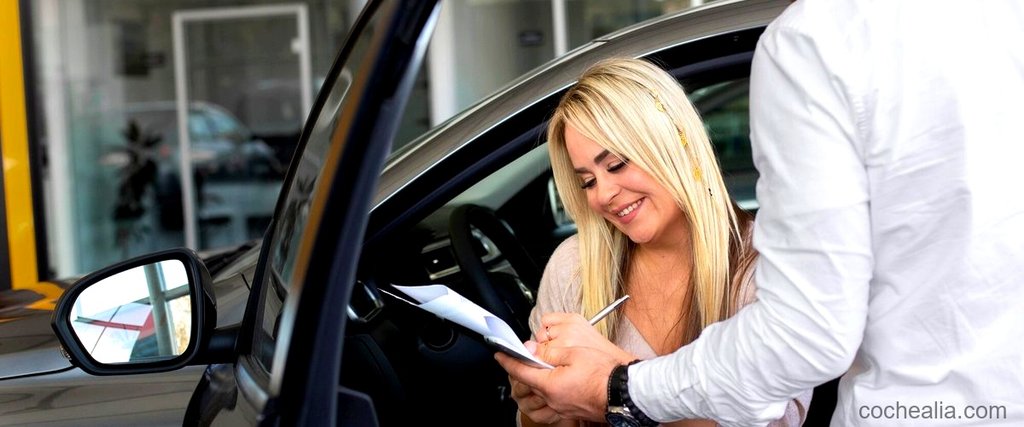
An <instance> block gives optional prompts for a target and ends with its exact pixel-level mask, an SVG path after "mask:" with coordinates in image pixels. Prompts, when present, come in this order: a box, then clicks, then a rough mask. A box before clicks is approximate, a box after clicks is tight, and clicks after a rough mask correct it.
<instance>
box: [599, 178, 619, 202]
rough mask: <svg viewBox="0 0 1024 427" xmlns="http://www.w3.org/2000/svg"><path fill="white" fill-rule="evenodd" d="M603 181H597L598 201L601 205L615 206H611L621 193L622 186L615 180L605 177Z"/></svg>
mask: <svg viewBox="0 0 1024 427" xmlns="http://www.w3.org/2000/svg"><path fill="white" fill-rule="evenodd" d="M601 181H604V182H601ZM601 181H598V183H597V201H598V203H600V204H601V206H605V207H614V206H611V204H612V201H613V200H614V199H615V196H617V195H618V194H619V191H621V189H622V187H620V186H619V185H618V184H616V183H615V181H614V180H609V179H604V180H601Z"/></svg>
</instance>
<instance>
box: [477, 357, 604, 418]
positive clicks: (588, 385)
mask: <svg viewBox="0 0 1024 427" xmlns="http://www.w3.org/2000/svg"><path fill="white" fill-rule="evenodd" d="M534 353H535V354H536V355H537V356H539V357H540V358H541V359H542V360H544V361H546V362H548V363H550V364H552V365H554V366H555V369H544V368H534V367H532V366H530V365H527V364H524V363H522V362H520V361H518V360H516V359H515V358H512V357H510V356H507V355H505V354H503V353H500V352H499V353H495V356H494V358H495V359H497V360H498V363H499V364H501V367H502V368H505V371H506V372H508V374H509V376H510V377H511V378H512V379H513V380H515V381H518V382H520V383H522V384H521V386H525V387H528V388H530V389H532V391H533V393H534V394H535V395H536V396H539V397H540V398H541V399H543V401H544V402H545V403H546V404H547V407H548V409H551V410H553V411H554V412H555V413H556V414H557V416H561V417H562V418H577V419H584V420H591V421H604V413H605V409H606V407H607V406H608V377H609V376H610V375H611V373H612V369H614V368H615V367H616V366H618V365H619V364H620V361H619V360H618V358H616V357H615V356H612V355H609V354H607V353H604V352H601V351H599V350H596V349H594V348H588V347H561V346H557V345H548V344H543V345H538V346H537V350H536V351H535V352H534ZM517 402H518V400H517ZM520 408H522V406H520ZM541 409H543V408H541ZM524 413H525V411H524ZM527 415H528V416H529V414H527ZM539 415H540V414H538V416H539ZM530 418H531V419H533V417H532V416H531V417H530ZM549 419H550V418H549ZM537 421H540V420H537Z"/></svg>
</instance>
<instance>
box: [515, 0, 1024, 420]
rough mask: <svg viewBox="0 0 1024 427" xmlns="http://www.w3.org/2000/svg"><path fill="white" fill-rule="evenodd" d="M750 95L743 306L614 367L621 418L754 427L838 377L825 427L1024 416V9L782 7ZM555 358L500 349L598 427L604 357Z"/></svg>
mask: <svg viewBox="0 0 1024 427" xmlns="http://www.w3.org/2000/svg"><path fill="white" fill-rule="evenodd" d="M750 97H751V98H750V99H751V100H750V102H751V138H752V143H753V146H754V160H755V163H756V166H757V168H758V170H759V171H760V173H761V178H760V181H759V182H758V188H757V192H758V199H759V202H760V205H761V208H760V211H759V212H758V216H757V221H756V226H755V235H754V244H755V247H756V248H757V249H758V250H759V251H760V253H761V257H760V260H759V261H758V265H757V270H756V283H757V285H758V293H757V297H758V302H756V303H754V304H751V305H749V306H747V307H746V308H745V309H744V310H742V311H741V312H740V313H739V314H737V315H736V316H735V317H733V318H731V319H729V320H727V321H724V322H721V323H718V324H715V325H712V326H711V327H709V328H707V329H705V330H704V332H703V334H702V335H701V337H700V338H699V339H698V340H696V341H694V342H693V343H692V344H691V345H688V346H686V347H683V348H681V349H680V350H678V351H676V352H675V353H673V354H672V355H669V356H665V357H660V358H658V359H654V360H650V361H645V362H640V363H636V364H633V365H631V366H629V367H628V368H627V369H616V371H625V372H624V373H622V374H621V375H622V379H624V380H625V381H627V382H626V383H627V384H628V386H627V388H626V390H627V391H628V396H627V397H626V398H627V400H631V402H628V403H630V405H631V406H630V405H627V406H629V407H630V408H632V409H633V411H634V412H639V413H634V414H632V416H633V417H634V418H638V419H639V420H641V421H645V420H646V419H647V418H650V419H653V420H658V421H668V420H676V419H684V418H687V419H688V418H713V419H715V420H718V421H719V422H722V423H725V424H728V425H758V424H764V423H766V422H768V421H770V420H773V419H776V418H778V417H779V416H781V414H782V411H783V409H784V407H785V404H786V401H787V400H788V399H791V398H792V397H793V396H795V395H796V394H797V393H799V392H800V391H801V390H806V389H807V388H809V387H813V386H815V385H816V384H820V383H822V382H825V381H827V380H829V379H831V378H834V377H836V376H838V375H840V374H843V373H845V375H844V376H843V379H842V381H841V382H840V387H839V396H838V403H837V406H836V410H835V414H834V417H833V421H832V423H833V425H873V424H915V423H920V424H936V423H952V424H956V425H995V424H1006V425H1020V424H1021V423H1024V197H1021V195H1022V194H1024V190H1021V188H1020V186H1021V185H1024V184H1022V183H1024V2H1021V1H1016V0H984V1H977V2H967V3H965V2H953V1H945V0H943V1H926V0H904V1H894V0H875V1H868V0H833V1H819V0H801V1H797V2H795V3H794V4H793V5H792V6H790V8H789V9H787V11H786V12H785V13H783V15H782V16H780V17H779V18H778V19H777V20H776V21H775V22H774V23H772V25H771V26H769V28H768V30H767V31H766V32H765V34H764V35H763V36H762V38H761V40H760V42H759V45H758V48H757V52H756V54H755V57H754V64H753V69H752V76H751V95H750ZM550 347H552V348H550V349H547V351H546V353H545V354H544V355H543V356H544V357H545V358H547V359H548V361H549V362H552V363H553V364H557V365H561V366H560V367H559V368H558V369H555V370H553V371H552V370H539V369H532V368H529V367H526V366H525V365H521V364H517V363H515V362H513V361H511V360H510V359H508V358H507V357H504V356H501V355H499V356H497V357H498V359H499V362H501V363H502V365H503V366H504V367H505V368H506V370H508V371H509V372H510V373H511V374H512V375H513V376H514V377H516V378H518V379H520V380H522V381H523V382H524V383H526V384H531V385H532V386H534V388H535V390H536V391H537V393H538V394H539V395H541V396H544V397H545V399H546V401H547V403H548V405H549V406H550V407H551V408H552V409H554V410H555V411H557V412H559V413H560V414H561V415H563V416H565V417H581V418H588V419H601V418H602V417H603V416H604V414H603V412H604V411H605V410H606V408H607V402H608V399H609V397H610V396H609V391H608V390H609V387H608V383H609V374H610V373H611V372H612V370H613V367H614V366H615V365H616V364H617V363H618V362H616V361H614V360H612V359H611V358H608V357H603V356H601V355H596V354H595V353H594V351H593V350H591V349H580V348H557V347H556V346H550ZM618 397H620V398H621V396H618Z"/></svg>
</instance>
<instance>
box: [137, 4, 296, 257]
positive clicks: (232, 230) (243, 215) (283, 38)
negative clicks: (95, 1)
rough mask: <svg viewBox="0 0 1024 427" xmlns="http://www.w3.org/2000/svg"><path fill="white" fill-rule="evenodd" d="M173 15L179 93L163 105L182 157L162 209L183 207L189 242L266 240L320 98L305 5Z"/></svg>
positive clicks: (164, 175)
mask: <svg viewBox="0 0 1024 427" xmlns="http://www.w3.org/2000/svg"><path fill="white" fill-rule="evenodd" d="M172 19H173V21H174V62H175V64H174V65H175V89H176V100H175V102H174V103H173V105H160V106H154V109H156V110H159V111H160V112H161V114H163V113H169V114H171V115H173V117H174V123H176V128H177V131H176V132H175V133H174V135H175V136H174V137H173V138H170V139H173V140H174V141H175V143H176V144H175V145H172V147H173V150H174V151H175V153H176V155H177V161H176V162H171V163H172V164H173V165H172V166H171V167H169V168H167V170H165V171H161V179H160V182H161V183H162V185H163V186H164V187H165V188H166V191H164V192H163V193H162V194H163V197H162V198H161V206H162V208H163V209H162V210H163V211H164V212H180V215H181V217H180V220H179V221H177V222H176V225H180V227H182V228H183V230H184V234H185V244H186V246H188V247H190V248H196V249H211V248H218V247H223V246H228V245H233V244H237V243H239V242H242V241H245V240H249V239H253V238H259V237H261V236H262V235H263V232H264V231H265V230H266V227H267V226H268V224H269V223H270V218H271V216H272V214H273V211H274V205H275V204H276V202H277V196H278V194H279V192H280V188H281V182H282V180H283V179H284V172H285V170H286V169H287V167H288V162H289V161H290V159H291V155H292V152H293V151H294V149H295V142H296V141H297V139H298V136H299V132H300V130H301V127H302V123H303V120H304V119H305V117H306V114H307V113H308V112H309V109H310V105H311V103H312V101H311V100H312V93H313V82H312V81H311V77H310V76H311V71H310V49H309V36H308V32H309V30H308V16H307V9H306V6H305V5H302V4H294V5H280V6H252V7H231V8H217V9H201V10H191V11H179V12H176V13H175V14H174V16H173V18H172ZM178 171H189V173H184V174H183V173H178ZM175 190H178V191H175ZM168 215H170V214H168ZM175 219H177V218H171V220H172V221H173V220H175ZM179 230H180V229H179Z"/></svg>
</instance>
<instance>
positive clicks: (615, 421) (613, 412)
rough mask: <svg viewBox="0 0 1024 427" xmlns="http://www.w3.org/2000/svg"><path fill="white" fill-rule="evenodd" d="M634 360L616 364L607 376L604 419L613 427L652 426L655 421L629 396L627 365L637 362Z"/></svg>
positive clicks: (656, 423)
mask: <svg viewBox="0 0 1024 427" xmlns="http://www.w3.org/2000/svg"><path fill="white" fill-rule="evenodd" d="M639 361H640V360H639V359H637V360H634V361H632V362H629V363H627V364H625V365H619V366H616V367H615V369H612V374H611V375H610V376H609V377H608V408H607V410H606V411H605V419H606V420H607V421H608V423H609V424H611V425H612V426H615V427H620V426H621V427H654V426H657V425H658V422H657V421H654V420H652V419H651V418H650V417H648V416H647V414H644V412H643V411H641V410H640V408H638V407H637V406H636V404H635V403H633V399H631V398H630V396H629V366H630V365H632V364H634V363H637V362H639Z"/></svg>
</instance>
